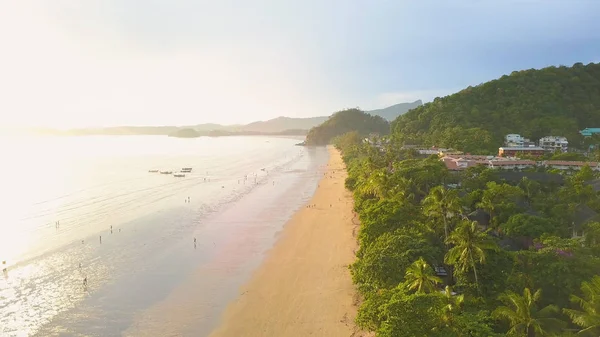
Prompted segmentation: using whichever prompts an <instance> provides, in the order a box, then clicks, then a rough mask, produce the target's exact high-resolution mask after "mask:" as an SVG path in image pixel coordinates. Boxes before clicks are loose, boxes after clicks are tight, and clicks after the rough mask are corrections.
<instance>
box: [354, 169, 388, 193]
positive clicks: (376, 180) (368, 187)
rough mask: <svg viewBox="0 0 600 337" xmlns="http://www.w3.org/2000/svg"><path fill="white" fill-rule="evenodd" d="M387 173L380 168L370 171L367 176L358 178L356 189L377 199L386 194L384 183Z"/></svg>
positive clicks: (385, 183)
mask: <svg viewBox="0 0 600 337" xmlns="http://www.w3.org/2000/svg"><path fill="white" fill-rule="evenodd" d="M387 182H388V175H387V172H385V171H384V170H382V169H379V170H375V171H371V172H370V173H369V175H368V177H365V178H363V179H361V180H360V182H359V185H358V186H357V191H358V192H359V193H361V194H363V195H369V196H373V197H376V198H379V199H382V198H385V197H386V196H387V190H386V185H387Z"/></svg>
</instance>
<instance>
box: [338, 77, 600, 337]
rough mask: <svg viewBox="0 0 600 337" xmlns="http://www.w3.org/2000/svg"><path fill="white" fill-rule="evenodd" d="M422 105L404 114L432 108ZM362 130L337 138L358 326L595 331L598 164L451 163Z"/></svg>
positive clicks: (415, 331) (395, 332) (599, 250)
mask: <svg viewBox="0 0 600 337" xmlns="http://www.w3.org/2000/svg"><path fill="white" fill-rule="evenodd" d="M592 68H593V67H592ZM557 71H558V70H557ZM560 71H564V69H563V70H560ZM586 72H587V71H586ZM586 72H582V74H583V73H586ZM540 74H541V73H540ZM513 76H514V75H513ZM518 76H521V75H517V77H518ZM527 76H529V75H527ZM584 78H585V76H583V75H580V79H581V80H582V82H585V80H584ZM473 90H475V89H473ZM423 109H424V110H417V111H413V115H415V114H421V113H424V112H426V111H431V110H428V109H433V108H431V107H430V108H427V107H425V108H423ZM413 117H414V116H413ZM399 123H400V124H397V125H396V127H398V125H400V126H402V124H401V123H402V121H399ZM432 123H434V122H432ZM515 125H517V124H515ZM521 130H524V129H521ZM521 130H516V131H517V132H519V131H521ZM434 133H435V132H432V133H431V135H433V134H434ZM490 133H491V132H490ZM362 139H363V137H362V135H361V134H359V133H358V132H350V133H346V134H344V135H342V136H338V137H336V138H335V139H334V144H335V146H336V147H337V148H338V149H340V150H341V152H342V155H343V159H344V161H345V163H346V165H347V170H348V178H347V180H346V187H347V188H348V189H349V190H350V191H352V193H353V197H354V209H355V212H356V213H357V214H358V217H359V219H360V230H359V232H358V235H357V237H358V241H359V244H360V248H359V250H358V251H357V254H356V255H357V259H356V261H355V263H354V264H353V265H351V266H350V271H351V273H352V277H353V281H354V282H355V284H356V286H357V289H358V291H359V293H360V295H361V297H362V302H361V304H360V308H359V313H358V317H357V319H356V323H357V324H358V325H359V326H360V327H362V328H363V329H366V330H370V331H375V332H376V336H378V337H392V336H394V337H404V336H406V337H413V336H414V337H417V336H418V337H422V336H473V337H489V336H506V335H508V336H527V337H530V336H574V335H578V336H599V335H600V276H598V275H599V273H600V258H599V254H600V223H599V222H597V220H598V219H599V217H598V213H599V212H600V196H599V194H598V191H599V190H600V184H598V181H600V180H596V179H597V178H598V177H597V173H595V172H593V171H592V170H591V169H590V168H589V167H587V166H586V167H584V168H583V169H582V170H580V171H579V172H576V173H573V174H570V175H568V174H564V175H561V174H557V173H552V172H542V171H539V170H538V171H537V172H502V171H498V170H493V169H488V168H486V167H483V166H481V167H473V168H469V169H467V170H465V171H462V172H460V173H451V172H449V171H448V170H447V168H446V167H445V166H444V164H443V163H442V162H441V161H440V160H439V158H437V156H431V157H420V156H419V155H418V154H417V152H415V151H414V150H405V149H401V148H400V147H397V146H394V145H384V146H383V147H382V148H378V147H376V146H373V145H371V144H369V143H367V142H364V141H363V140H362ZM582 234H584V235H582Z"/></svg>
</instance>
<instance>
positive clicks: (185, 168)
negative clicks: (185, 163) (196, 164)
mask: <svg viewBox="0 0 600 337" xmlns="http://www.w3.org/2000/svg"><path fill="white" fill-rule="evenodd" d="M181 172H192V168H191V167H184V168H182V169H181Z"/></svg>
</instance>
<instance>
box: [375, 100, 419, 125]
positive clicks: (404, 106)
mask: <svg viewBox="0 0 600 337" xmlns="http://www.w3.org/2000/svg"><path fill="white" fill-rule="evenodd" d="M421 105H423V101H421V100H420V99H418V100H416V101H414V102H412V103H398V104H394V105H392V106H389V107H387V108H383V109H377V110H371V111H365V112H366V113H368V114H369V115H373V116H380V117H383V118H384V119H387V120H388V121H390V122H391V121H393V120H394V119H396V118H397V117H398V116H402V115H404V114H405V113H407V112H408V110H411V109H415V108H418V107H420V106H421Z"/></svg>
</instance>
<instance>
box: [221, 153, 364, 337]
mask: <svg viewBox="0 0 600 337" xmlns="http://www.w3.org/2000/svg"><path fill="white" fill-rule="evenodd" d="M329 152H330V159H329V163H328V165H327V167H326V168H325V170H324V171H325V172H324V175H323V178H322V179H321V181H320V184H319V187H318V188H317V190H316V192H315V195H314V197H313V198H312V200H311V201H310V202H309V204H312V205H315V206H314V207H305V208H303V209H301V210H300V211H298V212H297V213H296V214H294V216H293V217H292V219H291V220H290V221H289V222H288V223H287V224H286V226H285V228H284V230H283V233H282V235H281V237H280V239H279V240H278V241H277V243H276V244H275V246H274V247H273V249H272V250H271V251H269V252H268V254H267V257H266V258H265V261H264V262H263V264H262V265H261V266H260V267H259V268H258V269H257V270H256V271H255V273H254V275H253V276H252V278H251V280H250V281H249V282H248V284H246V285H245V286H244V287H243V288H242V289H241V293H240V296H239V298H238V299H237V300H236V301H234V302H233V303H231V304H230V305H229V307H228V308H227V310H226V312H225V314H224V315H223V318H222V321H221V323H220V324H219V326H218V328H217V329H216V330H215V331H213V333H212V334H211V335H210V336H211V337H242V336H286V337H287V336H291V337H293V336H303V337H304V336H331V337H334V336H344V337H347V336H357V335H358V333H357V332H356V331H355V328H354V318H355V315H356V306H355V305H354V302H355V290H354V286H353V284H352V280H351V276H350V274H349V271H348V265H349V264H350V263H352V261H353V260H354V250H355V249H356V239H355V238H354V237H353V230H354V225H353V223H352V199H351V195H350V193H349V192H348V191H346V190H345V188H344V180H345V179H346V171H345V167H344V163H343V161H342V159H341V156H340V154H339V152H338V151H337V150H335V149H334V148H329Z"/></svg>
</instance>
